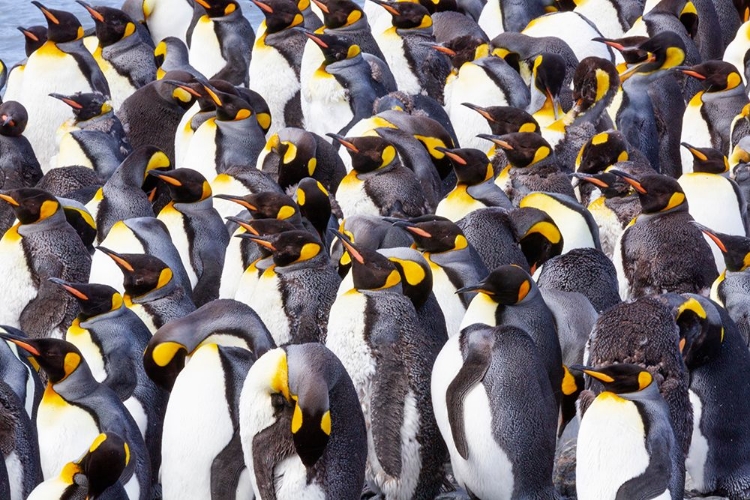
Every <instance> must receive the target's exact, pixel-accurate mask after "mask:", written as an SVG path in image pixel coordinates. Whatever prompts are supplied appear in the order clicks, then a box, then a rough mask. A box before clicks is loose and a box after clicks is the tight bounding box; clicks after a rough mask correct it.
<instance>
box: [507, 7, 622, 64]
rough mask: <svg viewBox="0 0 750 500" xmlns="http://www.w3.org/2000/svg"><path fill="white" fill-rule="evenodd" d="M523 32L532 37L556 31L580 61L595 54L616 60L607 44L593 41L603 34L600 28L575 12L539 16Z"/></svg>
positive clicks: (555, 34) (609, 59) (612, 60)
mask: <svg viewBox="0 0 750 500" xmlns="http://www.w3.org/2000/svg"><path fill="white" fill-rule="evenodd" d="M600 1H602V0H600ZM521 33H523V34H524V35H527V36H532V37H547V36H550V34H551V33H554V36H557V37H558V38H560V39H561V40H562V41H564V42H565V43H567V44H568V45H569V46H570V49H571V50H572V51H573V53H574V54H575V55H576V57H577V58H578V60H579V61H582V60H584V59H585V58H587V57H589V56H595V57H601V58H602V59H606V60H607V61H609V62H612V63H614V62H616V61H615V60H614V58H613V57H612V53H611V52H610V50H609V48H608V47H607V46H606V45H604V44H603V43H599V42H592V41H591V39H592V38H598V37H601V36H602V34H601V33H600V32H599V30H597V29H596V28H594V27H593V26H591V25H590V24H589V23H587V22H586V21H585V20H584V18H583V17H582V16H580V15H578V14H577V13H575V12H556V13H554V14H549V15H546V16H541V17H537V18H536V19H534V20H532V21H531V22H529V24H528V25H527V26H526V28H524V30H523V31H522V32H521ZM617 62H619V61H617Z"/></svg>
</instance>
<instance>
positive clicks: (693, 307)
mask: <svg viewBox="0 0 750 500" xmlns="http://www.w3.org/2000/svg"><path fill="white" fill-rule="evenodd" d="M685 311H692V312H694V313H695V314H696V315H697V316H698V317H699V318H701V319H706V318H707V317H708V315H707V314H706V310H705V309H703V306H701V304H700V302H698V301H697V300H695V299H694V298H692V297H691V298H689V299H687V300H686V301H685V302H683V303H682V304H681V305H680V307H678V308H677V317H678V318H679V317H680V316H681V315H682V313H684V312H685Z"/></svg>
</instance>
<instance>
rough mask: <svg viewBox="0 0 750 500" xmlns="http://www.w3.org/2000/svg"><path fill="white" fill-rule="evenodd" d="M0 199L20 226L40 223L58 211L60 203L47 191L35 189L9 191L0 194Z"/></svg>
mask: <svg viewBox="0 0 750 500" xmlns="http://www.w3.org/2000/svg"><path fill="white" fill-rule="evenodd" d="M0 199H1V200H3V201H5V202H6V203H9V204H10V206H11V208H12V209H13V213H14V214H15V215H16V218H17V219H18V220H19V222H20V223H21V224H34V223H35V222H41V221H43V220H45V219H48V218H49V217H52V216H53V215H54V214H56V213H57V211H58V210H60V202H59V201H57V198H55V197H54V196H52V195H51V194H49V193H48V192H47V191H43V190H41V189H36V188H20V189H11V190H10V191H4V192H2V193H0Z"/></svg>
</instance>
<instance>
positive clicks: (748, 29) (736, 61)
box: [8, 21, 750, 88]
mask: <svg viewBox="0 0 750 500" xmlns="http://www.w3.org/2000/svg"><path fill="white" fill-rule="evenodd" d="M748 49H750V21H746V22H745V23H743V25H742V26H740V28H739V29H738V30H737V35H736V36H735V38H734V40H732V41H731V42H730V43H729V45H727V48H726V50H724V56H723V57H722V60H723V61H724V62H728V63H731V64H733V65H734V67H735V68H737V72H738V73H739V74H740V75H742V82H743V83H744V84H745V85H747V78H745V54H746V53H747V51H748ZM12 74H13V73H11V75H12ZM8 88H10V78H9V79H8Z"/></svg>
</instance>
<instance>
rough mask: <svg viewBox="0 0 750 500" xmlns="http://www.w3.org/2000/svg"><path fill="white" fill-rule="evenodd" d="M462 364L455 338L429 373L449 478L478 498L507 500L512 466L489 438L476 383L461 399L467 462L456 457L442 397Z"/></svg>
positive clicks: (486, 410)
mask: <svg viewBox="0 0 750 500" xmlns="http://www.w3.org/2000/svg"><path fill="white" fill-rule="evenodd" d="M463 364H464V359H463V356H462V355H461V348H460V346H459V336H458V335H454V336H453V337H451V338H449V339H448V342H447V343H446V344H445V346H444V347H443V349H442V350H441V351H440V354H438V356H437V358H436V359H435V366H434V368H433V370H432V394H433V395H435V396H434V398H433V400H432V401H433V404H432V406H433V408H434V410H435V420H436V421H437V424H438V427H439V428H440V433H441V434H442V435H443V438H444V439H445V444H446V445H447V447H448V451H449V452H450V457H451V464H452V465H453V475H454V477H455V478H456V481H457V482H458V484H459V485H460V486H462V487H463V488H467V489H469V490H471V492H472V493H473V494H474V495H475V496H477V497H478V498H492V499H498V500H501V499H502V500H505V499H510V498H511V496H512V494H513V466H512V464H511V462H510V459H509V458H508V455H507V454H506V453H505V452H504V451H503V450H502V449H501V448H500V447H499V446H497V443H496V442H495V438H494V437H493V436H492V429H493V425H494V424H493V422H492V414H491V412H490V401H489V398H488V397H487V391H486V389H485V387H484V385H483V384H482V383H481V382H480V383H478V384H476V385H475V386H474V387H472V388H471V389H470V390H469V392H468V393H467V394H466V396H465V399H464V420H465V424H464V426H465V427H464V428H465V429H466V443H467V444H468V447H469V448H468V449H469V459H468V460H464V459H463V458H462V457H461V455H459V453H458V450H457V449H456V445H455V443H454V441H453V434H452V433H451V427H450V423H449V420H448V408H447V406H446V403H445V402H446V397H447V392H448V387H449V386H450V384H451V382H453V380H454V379H455V378H456V375H458V372H459V370H460V369H461V367H462V366H463Z"/></svg>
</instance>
